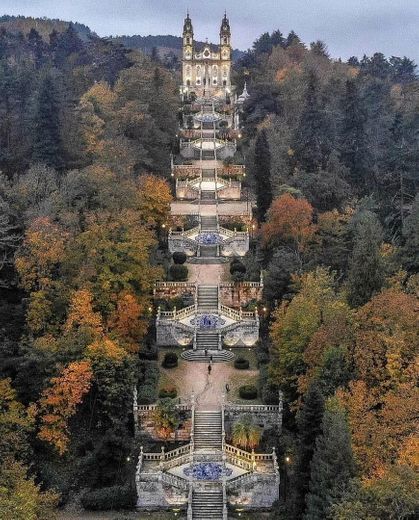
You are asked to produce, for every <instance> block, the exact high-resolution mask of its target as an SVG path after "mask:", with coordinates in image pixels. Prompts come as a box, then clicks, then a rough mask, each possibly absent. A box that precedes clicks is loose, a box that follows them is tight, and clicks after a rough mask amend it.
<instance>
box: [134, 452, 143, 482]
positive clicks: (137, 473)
mask: <svg viewBox="0 0 419 520" xmlns="http://www.w3.org/2000/svg"><path fill="white" fill-rule="evenodd" d="M143 458H144V453H143V447H142V446H141V450H140V454H139V455H138V462H137V467H136V470H135V481H136V482H139V480H140V475H141V470H142V467H143Z"/></svg>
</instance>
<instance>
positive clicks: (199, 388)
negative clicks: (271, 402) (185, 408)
mask: <svg viewBox="0 0 419 520" xmlns="http://www.w3.org/2000/svg"><path fill="white" fill-rule="evenodd" d="M162 373H163V374H164V385H175V386H176V388H177V391H178V397H180V398H181V399H184V400H188V399H190V397H191V394H192V393H193V394H194V395H195V398H196V405H197V409H198V410H219V409H220V406H221V401H222V396H223V394H225V393H226V388H225V385H226V383H228V384H229V385H230V392H229V394H228V395H227V396H226V400H228V401H238V400H239V399H238V398H237V395H236V394H237V391H238V388H239V386H241V385H243V384H244V383H245V382H246V383H249V384H254V383H256V380H257V377H258V371H257V370H237V369H235V368H234V364H233V362H229V363H214V364H213V365H212V369H211V375H209V374H208V365H207V364H206V363H195V362H193V361H183V360H181V361H180V363H179V366H178V367H176V368H171V369H170V370H169V369H164V368H162ZM246 402H247V403H255V402H256V401H246ZM257 402H259V401H257Z"/></svg>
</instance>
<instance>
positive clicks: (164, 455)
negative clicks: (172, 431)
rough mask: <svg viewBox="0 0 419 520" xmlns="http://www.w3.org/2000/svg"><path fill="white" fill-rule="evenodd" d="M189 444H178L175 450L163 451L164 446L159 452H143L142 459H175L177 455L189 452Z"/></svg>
mask: <svg viewBox="0 0 419 520" xmlns="http://www.w3.org/2000/svg"><path fill="white" fill-rule="evenodd" d="M190 449H191V447H190V444H185V445H184V446H180V447H179V448H176V449H175V450H171V451H164V448H162V451H161V453H152V452H150V453H143V460H152V461H153V460H156V461H167V460H172V459H176V458H178V457H181V456H182V455H185V454H187V453H189V452H190Z"/></svg>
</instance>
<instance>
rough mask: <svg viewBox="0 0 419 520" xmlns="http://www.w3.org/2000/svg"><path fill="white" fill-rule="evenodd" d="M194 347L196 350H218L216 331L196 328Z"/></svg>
mask: <svg viewBox="0 0 419 520" xmlns="http://www.w3.org/2000/svg"><path fill="white" fill-rule="evenodd" d="M196 348H197V349H198V350H205V349H207V350H218V333H217V332H205V331H200V330H198V331H197V333H196Z"/></svg>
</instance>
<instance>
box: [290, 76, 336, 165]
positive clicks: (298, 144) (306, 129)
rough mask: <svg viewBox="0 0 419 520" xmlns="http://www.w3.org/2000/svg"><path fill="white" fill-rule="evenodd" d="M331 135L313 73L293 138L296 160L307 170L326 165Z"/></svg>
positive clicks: (331, 139)
mask: <svg viewBox="0 0 419 520" xmlns="http://www.w3.org/2000/svg"><path fill="white" fill-rule="evenodd" d="M332 141H333V136H331V135H330V129H329V125H328V124H327V121H326V117H325V113H324V110H323V108H322V107H321V105H320V102H319V85H318V80H317V78H316V76H315V75H314V74H313V73H311V74H310V77H309V81H308V87H307V91H306V96H305V104H304V108H303V111H302V114H301V118H300V122H299V124H298V127H297V129H296V132H295V135H294V139H293V147H292V148H293V149H294V160H295V162H296V164H297V166H298V167H299V168H301V169H303V170H305V171H307V172H315V171H317V170H318V169H319V168H321V167H325V166H326V164H327V160H328V158H329V154H330V151H331V143H332Z"/></svg>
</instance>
